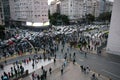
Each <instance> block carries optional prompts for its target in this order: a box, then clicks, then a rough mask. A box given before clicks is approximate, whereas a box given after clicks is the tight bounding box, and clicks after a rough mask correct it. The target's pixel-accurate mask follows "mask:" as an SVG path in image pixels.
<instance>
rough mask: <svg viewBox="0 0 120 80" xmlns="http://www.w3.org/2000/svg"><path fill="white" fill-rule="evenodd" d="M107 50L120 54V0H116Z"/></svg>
mask: <svg viewBox="0 0 120 80" xmlns="http://www.w3.org/2000/svg"><path fill="white" fill-rule="evenodd" d="M107 52H108V53H111V54H117V55H120V0H115V1H114V5H113V11H112V19H111V24H110V32H109V37H108V43H107Z"/></svg>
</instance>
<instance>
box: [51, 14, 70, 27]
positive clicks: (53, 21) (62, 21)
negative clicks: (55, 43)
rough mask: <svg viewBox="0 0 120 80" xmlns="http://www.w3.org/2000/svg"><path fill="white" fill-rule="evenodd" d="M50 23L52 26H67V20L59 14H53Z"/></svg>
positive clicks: (66, 17)
mask: <svg viewBox="0 0 120 80" xmlns="http://www.w3.org/2000/svg"><path fill="white" fill-rule="evenodd" d="M50 23H51V24H53V25H59V24H65V25H67V24H69V18H68V16H66V15H61V14H60V13H54V14H53V15H51V16H50Z"/></svg>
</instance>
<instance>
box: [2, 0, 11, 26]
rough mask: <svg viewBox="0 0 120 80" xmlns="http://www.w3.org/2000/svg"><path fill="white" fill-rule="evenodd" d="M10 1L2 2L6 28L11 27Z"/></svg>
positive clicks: (3, 0) (4, 0)
mask: <svg viewBox="0 0 120 80" xmlns="http://www.w3.org/2000/svg"><path fill="white" fill-rule="evenodd" d="M9 1H10V0H2V6H3V13H4V22H5V25H6V26H9V25H10V5H9Z"/></svg>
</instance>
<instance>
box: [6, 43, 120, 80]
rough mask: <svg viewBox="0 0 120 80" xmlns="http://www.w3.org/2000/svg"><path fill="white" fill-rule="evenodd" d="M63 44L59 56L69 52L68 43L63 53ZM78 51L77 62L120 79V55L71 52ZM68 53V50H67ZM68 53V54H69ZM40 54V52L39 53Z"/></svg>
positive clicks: (13, 60)
mask: <svg viewBox="0 0 120 80" xmlns="http://www.w3.org/2000/svg"><path fill="white" fill-rule="evenodd" d="M61 48H62V45H59V50H58V51H57V52H56V54H57V58H60V59H61V58H63V57H64V54H65V53H66V52H67V48H69V49H70V47H68V45H65V48H64V50H63V53H61ZM74 52H75V53H76V62H77V63H78V64H80V65H84V66H88V67H90V68H91V70H93V71H95V72H97V73H100V74H102V75H104V76H107V77H110V78H111V79H112V80H120V69H119V68H120V56H115V55H109V54H104V55H101V56H98V55H96V54H89V53H87V57H85V55H84V53H83V52H80V51H79V50H77V49H74V48H72V49H70V51H69V53H71V54H72V55H73V53H74ZM67 53H68V52H67ZM69 53H68V54H69ZM39 55H40V54H39ZM32 56H33V54H32V55H27V56H24V57H19V58H15V59H12V60H9V61H7V62H8V64H10V63H13V62H15V61H16V60H22V59H25V58H28V57H32Z"/></svg>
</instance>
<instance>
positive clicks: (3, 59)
mask: <svg viewBox="0 0 120 80" xmlns="http://www.w3.org/2000/svg"><path fill="white" fill-rule="evenodd" d="M43 52H44V51H43V50H40V51H39V52H37V53H38V54H41V53H43ZM31 54H35V53H33V52H32V53H31ZM31 54H30V53H29V52H26V53H24V54H22V55H21V56H20V55H18V54H14V55H13V56H9V57H7V58H1V59H0V63H2V62H4V61H5V60H6V61H8V60H11V59H14V58H17V57H22V56H27V55H31Z"/></svg>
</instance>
